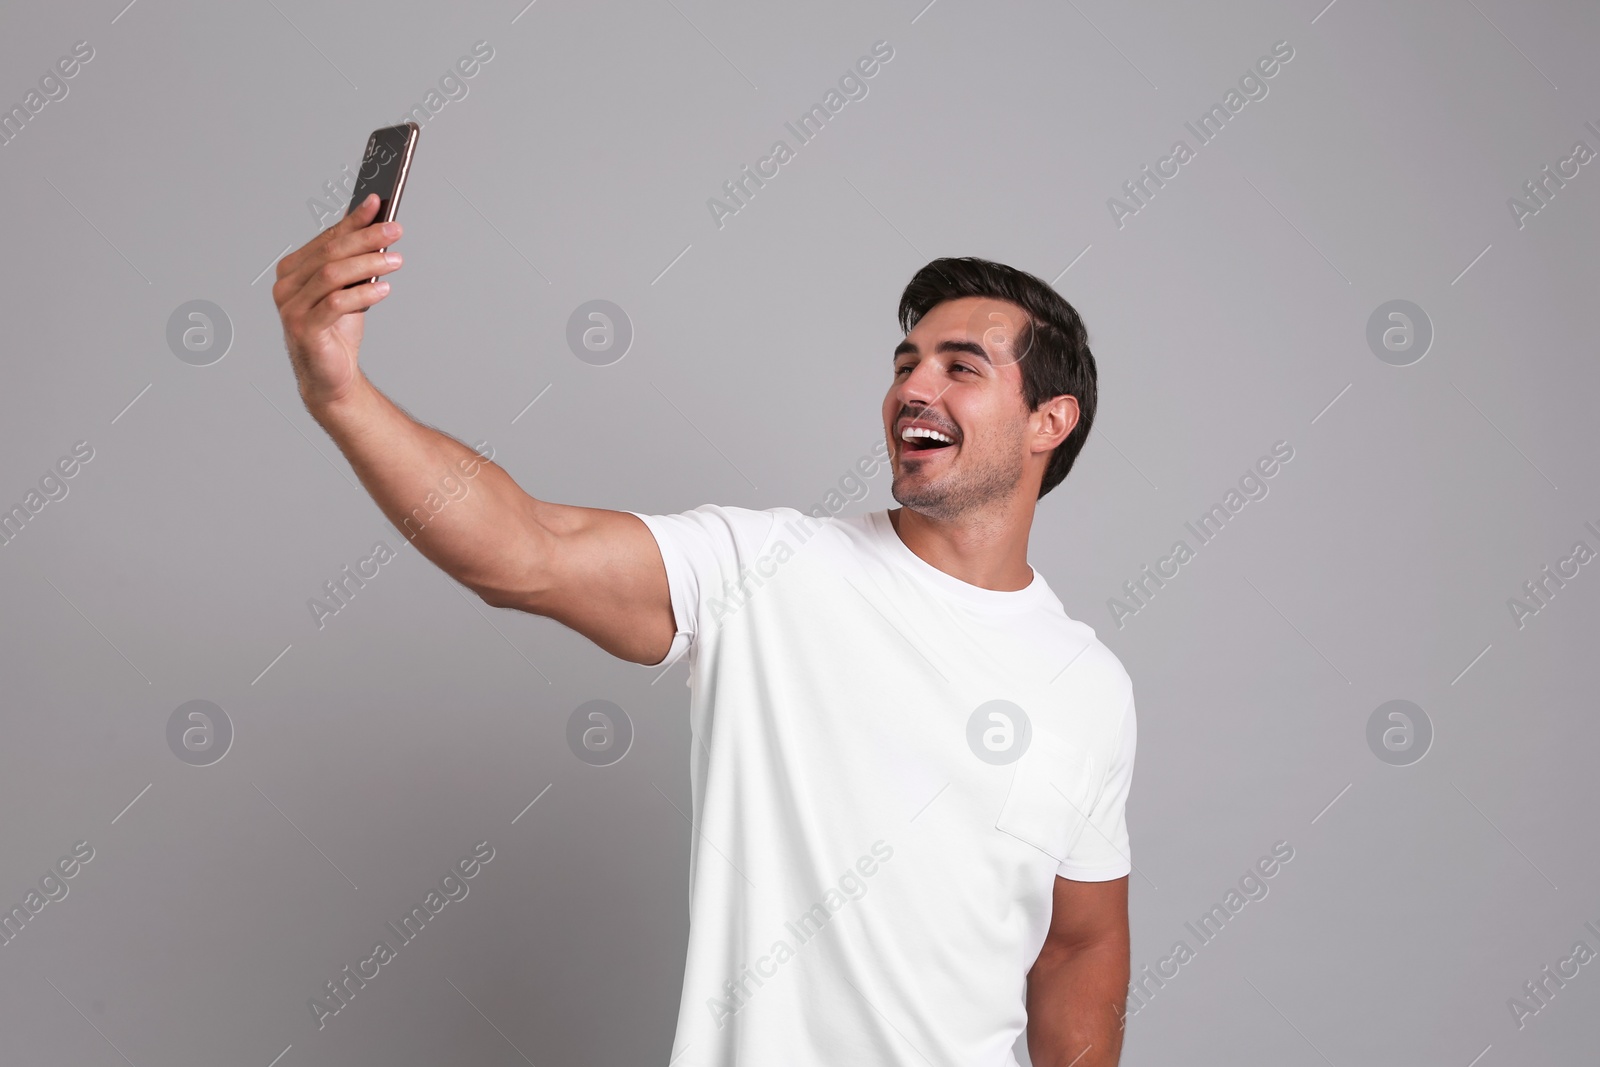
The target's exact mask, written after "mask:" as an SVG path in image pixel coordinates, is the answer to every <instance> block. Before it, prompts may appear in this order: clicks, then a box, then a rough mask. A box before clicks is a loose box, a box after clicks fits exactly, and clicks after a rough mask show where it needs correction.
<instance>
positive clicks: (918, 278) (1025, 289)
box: [900, 256, 1098, 497]
mask: <svg viewBox="0 0 1600 1067" xmlns="http://www.w3.org/2000/svg"><path fill="white" fill-rule="evenodd" d="M964 296H981V297H989V298H991V299H994V300H1008V301H1010V302H1011V303H1013V304H1015V305H1017V306H1018V307H1020V308H1021V309H1022V310H1023V311H1025V312H1027V318H1026V319H1025V320H1024V322H1023V326H1022V329H1021V330H1019V331H1018V334H1017V337H1016V340H1015V342H1014V347H1015V349H1016V350H1017V351H1019V352H1022V353H1024V354H1025V356H1026V358H1023V359H1021V361H1020V362H1021V363H1022V399H1023V401H1024V402H1025V403H1026V404H1027V405H1028V410H1029V411H1036V410H1038V408H1039V405H1041V404H1043V403H1044V402H1045V401H1046V400H1049V399H1051V398H1052V397H1057V396H1062V395H1068V396H1074V397H1077V398H1078V424H1077V425H1076V426H1074V427H1073V428H1072V432H1071V433H1069V434H1067V436H1066V438H1065V439H1063V440H1062V442H1061V443H1060V444H1059V445H1057V446H1056V448H1055V451H1054V452H1053V453H1051V456H1050V462H1049V464H1048V465H1047V466H1046V467H1045V470H1044V478H1043V479H1042V480H1041V481H1040V483H1039V496H1040V497H1043V496H1044V495H1045V494H1046V493H1048V492H1049V491H1050V490H1052V489H1054V488H1055V487H1056V486H1057V485H1059V484H1061V479H1063V478H1065V477H1066V476H1067V472H1068V471H1070V470H1071V469H1072V464H1073V461H1074V460H1076V459H1077V458H1078V453H1079V452H1081V451H1083V442H1084V441H1085V440H1086V439H1087V438H1088V436H1089V427H1090V425H1091V424H1093V422H1094V409H1095V387H1096V383H1097V380H1098V375H1097V372H1096V370H1095V365H1094V353H1092V352H1090V351H1089V334H1088V331H1086V330H1085V329H1084V326H1083V320H1082V319H1080V318H1079V317H1078V312H1077V311H1076V310H1075V309H1074V308H1073V306H1072V305H1071V304H1069V303H1067V301H1066V299H1065V298H1063V297H1062V296H1061V294H1060V293H1058V292H1056V291H1055V289H1053V288H1051V287H1050V286H1049V285H1047V284H1046V283H1045V282H1043V281H1042V280H1040V279H1039V278H1036V277H1034V276H1033V275H1032V274H1029V273H1027V272H1026V271H1021V270H1017V269H1016V268H1015V267H1008V266H1006V265H1005V264H1004V263H994V262H991V261H989V260H987V259H976V258H974V257H972V256H961V257H956V258H944V259H936V260H933V261H932V262H931V263H929V264H928V265H927V266H925V267H923V268H922V269H921V270H919V271H917V273H916V274H915V275H914V276H913V277H912V279H911V281H910V283H909V284H908V285H907V286H906V291H905V292H904V293H903V294H901V296H900V327H901V329H903V330H905V332H907V333H910V332H911V329H912V327H914V326H915V325H916V324H917V321H918V320H919V319H921V318H922V316H924V315H926V314H927V313H928V312H929V311H930V310H932V309H933V308H934V306H935V305H938V304H942V303H944V302H945V301H946V300H958V299H960V298H961V297H964Z"/></svg>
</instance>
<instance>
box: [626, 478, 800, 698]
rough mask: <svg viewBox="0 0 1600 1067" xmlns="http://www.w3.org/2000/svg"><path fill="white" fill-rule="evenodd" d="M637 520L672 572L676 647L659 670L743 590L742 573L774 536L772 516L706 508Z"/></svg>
mask: <svg viewBox="0 0 1600 1067" xmlns="http://www.w3.org/2000/svg"><path fill="white" fill-rule="evenodd" d="M628 514H630V515H637V516H638V517H639V519H640V520H641V521H642V522H643V523H644V524H645V526H646V527H647V528H648V529H649V530H650V533H651V535H652V536H654V537H655V539H656V547H657V548H659V549H660V550H661V562H662V563H663V564H665V565H666V568H667V590H668V592H669V594H670V595H671V598H672V617H673V623H674V625H675V626H676V627H677V631H676V633H674V634H673V637H672V644H671V645H670V646H668V648H667V654H666V655H665V656H664V657H662V659H661V662H660V663H653V664H647V666H651V667H660V666H662V665H664V664H668V663H672V662H675V661H676V660H677V659H678V657H679V656H681V655H683V654H684V653H685V652H687V651H688V650H689V648H690V646H691V645H692V644H693V643H694V642H695V640H696V638H697V637H698V636H699V635H700V634H701V633H703V632H704V631H705V630H706V629H707V627H708V626H709V625H711V623H710V621H709V620H710V618H711V614H710V612H711V606H712V604H713V603H714V602H715V601H716V600H717V598H724V597H727V596H728V595H730V593H732V592H733V591H735V590H736V589H737V588H738V584H739V581H740V572H741V571H742V570H743V569H745V568H747V567H749V566H750V565H751V563H752V562H753V561H754V560H755V558H756V557H757V555H758V554H759V553H760V550H761V548H762V546H763V545H764V544H765V543H766V539H767V536H768V535H769V534H770V533H771V531H772V527H773V524H774V523H775V522H776V519H777V516H776V514H775V513H774V512H772V511H756V510H753V509H750V508H740V507H728V506H724V505H721V504H702V505H700V506H699V507H697V508H694V509H692V510H690V511H682V512H678V513H676V514H672V515H645V514H642V513H640V512H637V511H630V512H629V513H628Z"/></svg>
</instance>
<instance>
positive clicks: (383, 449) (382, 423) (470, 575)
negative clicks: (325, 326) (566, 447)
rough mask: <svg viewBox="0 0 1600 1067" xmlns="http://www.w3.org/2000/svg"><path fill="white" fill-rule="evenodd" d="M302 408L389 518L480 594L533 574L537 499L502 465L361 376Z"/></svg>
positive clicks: (429, 555) (536, 552)
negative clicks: (336, 396) (325, 400)
mask: <svg viewBox="0 0 1600 1067" xmlns="http://www.w3.org/2000/svg"><path fill="white" fill-rule="evenodd" d="M307 410H308V411H310V413H311V415H312V417H313V418H315V419H316V420H317V422H318V423H319V424H320V425H321V426H322V428H323V429H324V430H326V431H327V433H328V436H329V437H331V438H333V440H334V443H336V444H337V445H338V446H339V450H340V451H341V452H343V453H344V455H345V458H346V459H348V460H349V461H350V466H351V467H352V468H353V469H354V470H355V472H356V476H357V477H358V478H360V479H361V484H362V485H363V486H365V487H366V490H367V492H368V493H369V494H371V496H372V499H373V500H374V502H376V503H377V505H378V507H379V509H380V510H381V511H382V512H383V513H384V515H385V516H386V517H387V518H388V519H389V521H390V522H392V523H393V524H394V525H395V528H396V529H398V530H399V531H400V532H401V533H402V534H403V535H404V536H405V537H406V539H407V540H409V541H411V542H412V544H414V545H415V546H416V547H417V549H418V551H420V552H421V553H422V554H423V555H424V556H426V557H427V558H428V559H430V560H432V561H433V562H434V563H435V564H437V565H438V566H439V567H440V568H441V569H442V570H444V571H445V572H446V573H447V574H449V575H451V576H452V577H454V578H455V579H456V580H457V581H460V582H461V583H462V584H464V585H466V586H467V587H468V588H470V589H473V590H475V591H479V592H480V593H483V592H485V591H489V592H493V591H494V590H497V589H505V588H507V587H515V586H516V585H517V583H518V582H519V581H520V580H521V579H519V577H518V570H519V569H520V568H523V567H527V568H530V571H531V565H532V564H533V563H534V562H535V561H536V560H537V559H538V558H539V556H540V551H541V546H540V545H539V543H538V540H539V538H538V535H539V531H540V528H539V526H538V524H537V523H536V522H535V521H534V517H535V514H536V512H535V509H536V507H537V505H538V502H537V501H536V500H534V499H533V498H532V497H530V496H529V495H528V494H527V493H526V492H524V491H523V490H522V489H521V487H519V486H518V485H517V484H516V482H514V481H513V480H512V479H511V476H510V475H508V474H507V473H506V472H505V471H504V470H502V469H501V468H500V467H498V466H497V465H495V464H494V463H491V462H490V461H488V460H487V459H485V458H483V457H482V456H480V455H479V454H478V453H476V452H474V451H473V450H472V449H470V448H468V447H467V446H466V445H463V444H462V443H461V442H460V441H457V440H456V439H455V438H453V437H450V436H449V435H448V434H443V433H440V432H439V431H438V430H435V429H433V428H432V427H429V426H424V425H422V424H421V423H419V422H417V421H416V420H415V419H413V418H411V417H410V416H409V415H407V414H406V413H405V412H404V411H402V410H400V408H399V406H398V405H396V404H395V403H394V402H393V401H391V400H390V399H389V398H388V397H386V396H384V395H383V394H382V393H381V392H379V391H378V389H377V387H376V386H374V385H372V384H371V383H370V382H369V381H367V380H366V378H365V377H364V376H363V377H362V378H361V379H360V383H359V384H358V385H357V387H356V388H354V389H352V390H351V391H350V392H349V393H348V394H347V395H346V396H345V397H343V398H342V399H340V400H339V401H336V402H334V403H329V404H316V405H312V404H308V405H307Z"/></svg>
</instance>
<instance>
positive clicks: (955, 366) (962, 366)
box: [951, 363, 977, 374]
mask: <svg viewBox="0 0 1600 1067" xmlns="http://www.w3.org/2000/svg"><path fill="white" fill-rule="evenodd" d="M951 369H952V370H972V368H971V367H969V366H967V365H966V364H965V363H955V364H952V365H951ZM973 373H974V374H976V373H977V371H973Z"/></svg>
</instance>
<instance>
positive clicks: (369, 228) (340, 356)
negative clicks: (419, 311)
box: [272, 193, 401, 408]
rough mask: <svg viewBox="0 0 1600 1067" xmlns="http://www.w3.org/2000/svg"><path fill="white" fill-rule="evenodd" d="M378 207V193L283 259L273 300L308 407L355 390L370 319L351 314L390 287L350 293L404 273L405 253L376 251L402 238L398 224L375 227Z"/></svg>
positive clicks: (383, 284)
mask: <svg viewBox="0 0 1600 1067" xmlns="http://www.w3.org/2000/svg"><path fill="white" fill-rule="evenodd" d="M378 204H379V200H378V194H377V193H370V194H368V196H367V198H366V199H365V200H363V201H362V202H361V204H360V205H359V206H358V207H357V208H356V209H355V210H354V211H352V212H350V214H348V215H346V216H345V217H344V218H342V219H340V220H339V221H338V222H336V223H334V224H333V225H332V226H329V227H328V228H327V229H326V230H324V231H323V232H322V233H319V234H318V235H317V236H315V237H313V238H312V239H311V240H309V241H307V242H306V243H305V244H303V245H301V246H300V247H299V248H297V249H295V250H294V251H293V252H290V253H289V254H288V255H287V256H284V257H283V258H282V259H280V260H279V261H278V280H277V282H275V283H274V284H273V286H272V299H273V301H274V302H275V303H276V304H277V305H278V317H279V318H280V319H282V320H283V340H284V344H285V345H286V346H287V347H288V349H289V360H290V362H291V363H292V364H293V365H294V376H295V380H296V381H297V382H299V385H300V396H301V399H303V400H304V401H305V402H306V406H307V407H310V408H316V407H318V406H321V405H326V404H330V403H334V402H336V401H339V400H342V399H343V398H344V397H345V396H347V395H348V394H349V393H350V391H351V390H352V389H354V388H355V387H356V385H357V384H358V381H359V379H360V377H361V371H360V369H359V368H358V367H357V366H356V356H357V354H358V353H359V352H360V349H361V331H362V327H363V324H364V322H365V320H366V316H365V315H360V314H353V313H354V312H359V311H364V310H365V309H367V308H369V307H371V306H372V305H374V304H376V303H377V302H378V301H380V300H382V299H383V298H384V297H385V296H387V295H389V283H388V282H387V281H384V280H383V279H382V278H378V280H377V281H376V282H371V283H368V284H365V285H358V286H356V287H355V288H354V289H346V288H344V287H345V286H346V285H349V284H350V283H351V282H353V281H356V280H358V279H361V278H373V277H377V276H378V275H382V274H388V273H390V272H391V271H395V270H398V269H399V267H400V253H398V252H395V251H394V250H393V249H392V248H391V249H390V250H389V251H388V252H379V251H378V249H380V248H384V247H386V246H391V245H393V244H394V242H395V241H398V240H399V239H400V232H401V231H400V224H399V223H398V222H386V223H384V224H382V225H380V226H373V225H369V224H370V223H371V222H372V220H373V219H374V218H375V217H377V214H378Z"/></svg>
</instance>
